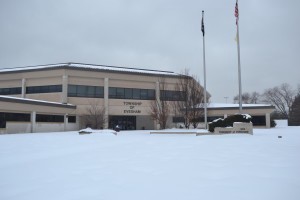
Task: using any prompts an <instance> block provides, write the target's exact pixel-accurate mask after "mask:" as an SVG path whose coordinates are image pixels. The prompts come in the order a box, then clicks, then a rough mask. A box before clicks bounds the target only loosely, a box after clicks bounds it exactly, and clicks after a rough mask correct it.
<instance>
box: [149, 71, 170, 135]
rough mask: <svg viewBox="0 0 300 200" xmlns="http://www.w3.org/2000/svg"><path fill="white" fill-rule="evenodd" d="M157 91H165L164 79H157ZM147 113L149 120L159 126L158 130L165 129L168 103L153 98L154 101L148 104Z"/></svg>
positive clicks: (168, 112)
mask: <svg viewBox="0 0 300 200" xmlns="http://www.w3.org/2000/svg"><path fill="white" fill-rule="evenodd" d="M159 89H160V91H164V90H165V89H166V82H165V78H164V77H160V78H159ZM149 113H150V116H151V118H152V119H153V120H155V121H157V123H158V124H159V125H160V129H165V128H166V126H167V120H168V117H169V116H170V103H169V102H168V101H167V99H163V98H162V99H161V98H155V100H153V101H152V102H151V103H150V110H149Z"/></svg>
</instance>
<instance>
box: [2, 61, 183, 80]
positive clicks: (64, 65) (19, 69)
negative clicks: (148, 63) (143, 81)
mask: <svg viewBox="0 0 300 200" xmlns="http://www.w3.org/2000/svg"><path fill="white" fill-rule="evenodd" d="M72 64H73V65H87V66H95V67H97V66H99V67H108V68H115V71H114V70H109V69H95V68H85V67H76V68H75V67H72V66H70V65H72ZM32 67H37V68H36V69H34V68H33V69H32ZM38 67H45V68H38ZM28 68H31V69H28ZM56 69H71V70H80V71H101V72H108V73H123V74H139V75H141V74H142V75H151V76H168V77H173V76H182V74H178V73H175V72H172V71H164V70H152V69H144V68H133V67H119V66H113V65H95V64H86V63H75V62H68V63H56V64H47V65H33V66H25V67H15V68H3V69H0V74H10V73H20V72H24V71H25V72H32V71H45V70H56ZM119 69H125V70H126V69H127V70H140V71H145V72H144V73H143V72H134V71H122V70H119ZM3 70H8V71H3ZM10 70H11V71H10ZM151 72H161V73H170V74H155V73H151ZM172 73H173V74H172Z"/></svg>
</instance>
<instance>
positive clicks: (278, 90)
mask: <svg viewBox="0 0 300 200" xmlns="http://www.w3.org/2000/svg"><path fill="white" fill-rule="evenodd" d="M263 95H264V100H265V102H268V103H271V104H273V105H274V106H275V107H276V109H277V111H278V112H279V113H280V114H281V115H282V116H283V117H284V118H286V119H287V118H288V115H289V112H290V110H291V106H292V103H293V100H294V97H295V91H294V90H293V89H292V87H291V86H290V85H289V84H287V83H283V84H281V85H280V86H277V87H274V88H270V89H267V90H265V92H264V94H263Z"/></svg>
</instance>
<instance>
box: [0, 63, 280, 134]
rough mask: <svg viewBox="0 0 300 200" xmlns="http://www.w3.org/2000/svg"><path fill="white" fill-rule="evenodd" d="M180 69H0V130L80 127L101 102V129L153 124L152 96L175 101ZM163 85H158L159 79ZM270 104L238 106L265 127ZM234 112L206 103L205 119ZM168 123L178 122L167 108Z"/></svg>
mask: <svg viewBox="0 0 300 200" xmlns="http://www.w3.org/2000/svg"><path fill="white" fill-rule="evenodd" d="M180 76H182V75H181V74H178V73H174V72H170V71H160V70H148V69H137V68H129V67H117V66H104V65H91V64H81V63H61V64H51V65H39V66H28V67H19V68H4V69H0V133H26V132H27V133H30V132H32V133H34V132H50V131H51V132H54V131H73V130H79V129H81V128H85V127H87V126H88V124H85V122H84V121H83V120H82V116H84V115H86V114H87V110H88V109H89V108H91V107H93V106H95V105H97V106H100V107H101V108H103V109H102V112H103V116H104V117H105V119H107V120H105V123H104V125H103V127H101V128H111V129H113V128H114V127H115V126H116V125H119V126H120V127H121V129H123V130H140V129H157V128H158V125H157V124H156V122H155V121H154V120H153V119H152V118H151V117H150V112H149V111H150V104H151V102H153V101H155V99H158V98H160V99H161V100H168V101H176V100H178V99H177V98H178V95H177V94H178V92H181V91H176V90H175V88H176V87H175V85H176V83H177V82H178V79H179V78H180ZM161 77H164V84H165V87H164V89H163V90H161V87H160V84H161V83H160V80H161ZM273 110H274V107H273V106H271V105H261V104H255V105H243V112H245V113H248V114H250V115H251V116H252V118H253V121H252V122H253V124H254V126H258V127H266V128H269V127H270V113H271V112H272V111H273ZM235 113H238V105H235V104H233V105H231V104H228V105H224V104H223V105H222V104H211V105H208V121H211V120H213V119H216V118H219V117H222V118H223V117H226V116H228V115H232V114H235ZM170 114H171V115H170V117H169V120H168V124H167V126H168V128H173V127H176V126H177V125H178V122H177V121H176V120H175V119H178V117H176V116H172V113H170Z"/></svg>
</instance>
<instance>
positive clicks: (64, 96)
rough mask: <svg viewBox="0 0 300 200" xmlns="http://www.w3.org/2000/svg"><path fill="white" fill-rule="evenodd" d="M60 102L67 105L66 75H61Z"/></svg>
mask: <svg viewBox="0 0 300 200" xmlns="http://www.w3.org/2000/svg"><path fill="white" fill-rule="evenodd" d="M61 102H62V103H68V75H63V77H62V94H61Z"/></svg>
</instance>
